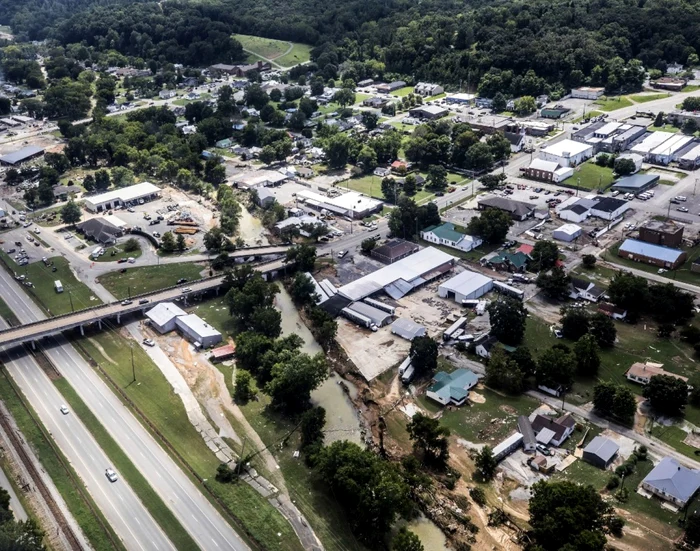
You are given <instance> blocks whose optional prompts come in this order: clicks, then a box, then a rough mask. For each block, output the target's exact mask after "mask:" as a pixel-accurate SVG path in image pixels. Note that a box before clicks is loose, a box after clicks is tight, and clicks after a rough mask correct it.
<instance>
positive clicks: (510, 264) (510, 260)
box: [482, 252, 528, 272]
mask: <svg viewBox="0 0 700 551" xmlns="http://www.w3.org/2000/svg"><path fill="white" fill-rule="evenodd" d="M527 260H528V255H526V254H525V253H522V252H514V253H509V252H502V253H497V254H495V255H493V256H491V257H489V258H487V259H485V261H484V262H482V264H486V265H488V266H490V267H492V268H494V269H496V270H505V271H508V272H524V271H525V267H526V266H527Z"/></svg>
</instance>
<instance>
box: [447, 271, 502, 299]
mask: <svg viewBox="0 0 700 551" xmlns="http://www.w3.org/2000/svg"><path fill="white" fill-rule="evenodd" d="M491 289H493V279H491V278H490V277H486V276H485V275H482V274H479V273H477V272H471V271H469V270H465V271H464V272H462V273H461V274H457V275H456V276H454V277H453V278H451V279H448V280H447V281H445V282H444V283H441V284H440V285H439V287H438V295H439V296H440V297H442V298H449V299H452V300H454V301H455V302H457V304H461V303H462V302H463V301H465V300H473V299H476V298H479V297H481V296H483V295H485V294H486V293H488V292H489V291H490V290H491Z"/></svg>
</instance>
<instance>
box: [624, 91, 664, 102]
mask: <svg viewBox="0 0 700 551" xmlns="http://www.w3.org/2000/svg"><path fill="white" fill-rule="evenodd" d="M670 95H671V94H668V93H666V94H635V95H634V96H629V99H631V100H632V101H633V102H634V103H647V102H648V101H656V100H657V99H664V98H667V97H669V96H670Z"/></svg>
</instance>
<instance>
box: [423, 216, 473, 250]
mask: <svg viewBox="0 0 700 551" xmlns="http://www.w3.org/2000/svg"><path fill="white" fill-rule="evenodd" d="M420 236H421V239H424V240H425V241H428V242H429V243H435V244H436V245H444V246H445V247H450V248H452V249H457V250H459V251H464V252H465V253H467V252H469V251H471V250H472V249H475V248H476V247H478V246H479V245H481V243H482V240H481V239H479V238H478V237H474V236H473V235H467V234H465V233H462V232H459V231H457V229H456V228H455V225H454V224H452V223H450V222H445V223H444V224H440V225H439V226H430V227H428V228H425V229H424V230H423V231H421V232H420Z"/></svg>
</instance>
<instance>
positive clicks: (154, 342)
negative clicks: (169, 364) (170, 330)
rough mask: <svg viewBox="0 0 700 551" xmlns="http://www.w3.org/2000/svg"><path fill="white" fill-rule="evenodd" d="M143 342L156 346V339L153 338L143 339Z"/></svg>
mask: <svg viewBox="0 0 700 551" xmlns="http://www.w3.org/2000/svg"><path fill="white" fill-rule="evenodd" d="M143 344H145V345H146V346H155V345H156V341H154V340H153V339H143Z"/></svg>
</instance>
